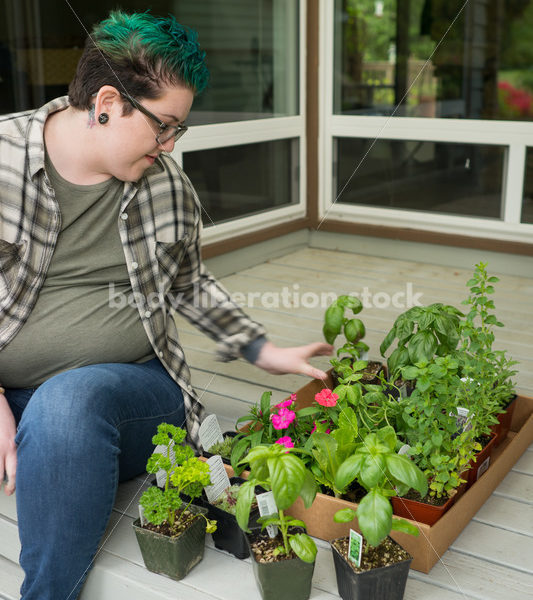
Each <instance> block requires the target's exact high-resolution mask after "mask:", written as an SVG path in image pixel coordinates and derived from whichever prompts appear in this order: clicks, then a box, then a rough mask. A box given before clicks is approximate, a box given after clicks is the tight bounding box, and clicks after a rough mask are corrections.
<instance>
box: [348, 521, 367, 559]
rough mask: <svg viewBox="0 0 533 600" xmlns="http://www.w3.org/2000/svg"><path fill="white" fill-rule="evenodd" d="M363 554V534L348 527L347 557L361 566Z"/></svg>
mask: <svg viewBox="0 0 533 600" xmlns="http://www.w3.org/2000/svg"><path fill="white" fill-rule="evenodd" d="M362 554H363V536H362V535H361V534H360V533H357V531H354V530H353V529H350V545H349V547H348V558H349V559H350V560H351V561H352V562H353V563H354V564H355V565H356V566H357V567H360V566H361V556H362Z"/></svg>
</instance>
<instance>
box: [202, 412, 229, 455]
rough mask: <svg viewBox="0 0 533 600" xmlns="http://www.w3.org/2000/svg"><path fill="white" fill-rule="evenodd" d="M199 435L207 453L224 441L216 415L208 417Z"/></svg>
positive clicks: (203, 422)
mask: <svg viewBox="0 0 533 600" xmlns="http://www.w3.org/2000/svg"><path fill="white" fill-rule="evenodd" d="M198 435H199V436H200V443H201V444H202V447H203V449H204V450H205V451H206V452H207V451H209V448H211V447H212V446H214V445H215V444H218V443H220V442H223V441H224V436H223V435H222V430H221V429H220V425H219V424H218V419H217V416H216V415H208V416H207V417H206V418H205V419H204V420H203V421H202V424H201V425H200V430H199V431H198Z"/></svg>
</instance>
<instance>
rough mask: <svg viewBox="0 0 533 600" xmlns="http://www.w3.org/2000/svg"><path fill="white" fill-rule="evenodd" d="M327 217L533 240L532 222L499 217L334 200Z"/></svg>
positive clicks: (365, 222)
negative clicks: (507, 219) (514, 221)
mask: <svg viewBox="0 0 533 600" xmlns="http://www.w3.org/2000/svg"><path fill="white" fill-rule="evenodd" d="M328 218H330V219H334V220H342V221H344V222H351V223H357V224H359V225H360V224H367V225H383V226H387V227H404V228H409V229H421V230H424V231H434V232H441V233H450V234H456V235H465V236H469V237H480V238H485V237H491V238H494V239H498V240H512V241H514V242H527V243H531V240H532V239H533V225H529V224H524V223H505V222H503V221H499V220H496V219H480V218H475V217H460V216H456V215H446V214H442V213H429V212H428V213H425V212H419V211H408V210H398V209H392V208H374V207H368V206H352V205H348V204H335V205H334V206H332V207H330V210H329V212H328ZM361 235H363V234H361Z"/></svg>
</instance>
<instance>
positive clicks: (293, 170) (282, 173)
mask: <svg viewBox="0 0 533 600" xmlns="http://www.w3.org/2000/svg"><path fill="white" fill-rule="evenodd" d="M298 147H299V141H298V140H297V139H288V140H276V141H271V142H261V143H257V144H243V145H240V146H230V147H224V148H216V149H213V150H198V151H195V152H186V153H184V154H183V168H184V170H185V172H186V173H187V175H188V176H189V178H190V179H191V181H192V183H193V185H194V187H195V189H196V191H197V192H198V195H199V197H200V201H201V203H202V207H203V209H204V210H203V222H204V225H205V226H209V225H214V224H217V223H222V222H224V221H228V220H230V219H235V218H237V217H244V216H249V215H253V214H257V213H260V212H263V211H266V210H270V209H272V208H279V207H281V206H287V205H290V204H294V203H297V202H298V198H299V192H298V190H299V185H298V171H299V169H298V165H299V161H298Z"/></svg>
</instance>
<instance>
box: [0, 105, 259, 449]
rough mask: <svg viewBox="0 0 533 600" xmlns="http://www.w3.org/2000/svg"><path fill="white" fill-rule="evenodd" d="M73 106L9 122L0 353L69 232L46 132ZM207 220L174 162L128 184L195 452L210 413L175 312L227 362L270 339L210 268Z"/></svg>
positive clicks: (158, 333)
mask: <svg viewBox="0 0 533 600" xmlns="http://www.w3.org/2000/svg"><path fill="white" fill-rule="evenodd" d="M67 106H68V99H67V97H62V98H57V99H55V100H53V101H52V102H49V103H48V104H46V105H45V106H43V107H42V108H40V109H38V110H36V111H27V112H23V113H18V114H11V115H4V116H3V117H0V351H1V349H2V348H3V347H4V346H6V344H8V343H9V341H10V340H11V339H13V337H14V336H15V335H16V334H17V332H18V331H19V330H20V328H21V327H22V326H23V324H24V322H25V321H26V319H27V318H28V315H29V314H30V312H31V310H32V308H33V307H34V306H35V303H36V301H37V297H38V294H39V290H40V289H41V286H42V285H43V282H44V280H45V278H46V273H47V269H48V266H49V264H50V260H51V258H52V254H53V252H54V248H55V245H56V242H57V238H58V235H59V232H60V229H61V213H60V210H59V206H58V204H57V201H56V200H55V195H54V191H53V189H52V187H51V185H50V181H49V179H48V177H47V175H46V172H45V170H44V142H43V129H44V122H45V120H46V118H47V116H48V115H49V114H50V113H52V112H54V111H56V110H62V109H64V108H66V107H67ZM200 216H201V210H200V205H199V200H198V197H197V195H196V193H195V191H194V188H193V187H192V184H191V183H190V181H189V179H188V178H187V176H186V175H185V174H184V173H183V171H182V170H181V169H180V168H179V166H178V165H177V164H176V163H175V162H174V160H173V159H172V158H171V157H170V156H168V155H160V156H159V158H158V159H157V160H156V162H155V163H154V164H153V165H152V166H151V167H149V169H147V171H146V172H145V174H144V176H143V177H142V178H141V179H140V180H139V181H138V182H135V183H131V182H127V183H125V184H124V191H123V197H122V201H121V205H120V211H119V219H118V230H119V234H120V239H121V240H122V246H123V249H124V257H125V262H126V264H127V268H128V272H129V276H130V281H131V287H132V292H133V294H134V298H135V302H136V305H137V308H138V310H139V315H140V318H141V320H142V323H143V326H144V329H145V331H146V335H147V336H148V339H149V340H150V343H151V345H152V347H153V348H154V351H155V353H156V355H157V356H158V357H159V359H160V360H161V362H162V363H163V365H164V366H165V368H166V369H167V371H168V372H169V373H170V375H171V376H172V378H173V379H174V380H175V381H176V382H177V383H178V384H179V385H180V387H181V389H182V391H183V396H184V400H185V411H186V416H187V419H186V423H187V430H188V439H189V442H191V443H193V444H194V445H198V429H199V425H200V422H201V418H202V412H203V407H202V405H201V404H200V402H199V400H198V398H197V397H196V394H195V392H194V390H193V388H192V386H191V382H190V371H189V368H188V366H187V364H186V362H185V356H184V353H183V349H182V347H181V345H180V343H179V338H178V331H177V327H176V323H175V320H174V318H173V312H174V310H176V311H177V312H179V313H181V314H182V315H184V316H185V317H186V318H187V319H188V320H189V321H190V322H191V323H193V324H194V325H196V326H197V327H199V328H200V329H201V330H202V331H204V332H205V333H206V334H207V335H209V336H210V337H211V338H213V339H215V340H216V341H217V342H218V345H217V354H218V357H219V358H220V359H222V360H233V359H235V358H237V357H239V356H240V355H241V348H243V347H245V346H247V345H248V344H250V343H251V342H252V341H254V340H256V339H257V338H259V337H261V336H263V335H264V333H265V332H264V329H263V327H262V326H261V325H259V324H258V323H255V322H254V321H252V320H250V319H249V318H248V317H247V316H246V315H245V314H244V312H243V311H242V310H241V309H240V307H239V306H238V305H236V304H235V303H234V302H232V300H231V299H230V296H229V294H228V292H227V291H226V290H225V289H224V287H223V286H222V285H221V284H220V283H218V282H217V281H216V280H215V279H214V278H213V277H212V276H211V275H210V274H209V273H208V272H207V271H206V269H205V267H204V265H203V264H202V261H201V256H200V241H199V237H200V228H201V218H200ZM80 343H82V341H81V340H80ZM21 360H24V358H23V357H21ZM1 379H2V374H1V373H0V381H1Z"/></svg>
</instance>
